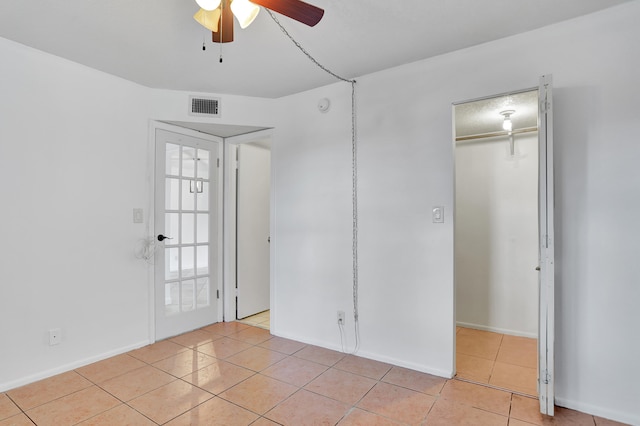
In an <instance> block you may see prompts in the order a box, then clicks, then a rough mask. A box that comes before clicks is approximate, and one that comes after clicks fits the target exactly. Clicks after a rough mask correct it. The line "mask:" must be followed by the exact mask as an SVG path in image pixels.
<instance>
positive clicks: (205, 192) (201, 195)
mask: <svg viewBox="0 0 640 426" xmlns="http://www.w3.org/2000/svg"><path fill="white" fill-rule="evenodd" d="M197 202H198V211H208V210H209V182H202V188H200V192H198V193H197Z"/></svg>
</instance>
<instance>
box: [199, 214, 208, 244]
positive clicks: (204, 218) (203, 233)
mask: <svg viewBox="0 0 640 426" xmlns="http://www.w3.org/2000/svg"><path fill="white" fill-rule="evenodd" d="M196 242H197V243H208V242H209V215H208V214H204V213H199V214H198V228H197V236H196Z"/></svg>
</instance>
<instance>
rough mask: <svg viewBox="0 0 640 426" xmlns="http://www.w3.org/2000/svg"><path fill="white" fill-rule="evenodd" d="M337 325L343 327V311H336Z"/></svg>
mask: <svg viewBox="0 0 640 426" xmlns="http://www.w3.org/2000/svg"><path fill="white" fill-rule="evenodd" d="M338 324H340V325H344V311H338Z"/></svg>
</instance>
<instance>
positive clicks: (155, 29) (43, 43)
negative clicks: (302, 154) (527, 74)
mask: <svg viewBox="0 0 640 426" xmlns="http://www.w3.org/2000/svg"><path fill="white" fill-rule="evenodd" d="M625 1H631V0H481V1H480V0H403V1H389V0H307V2H309V3H312V4H314V5H316V6H318V7H321V8H323V9H325V15H324V17H323V19H322V20H321V21H320V23H319V24H318V25H317V26H316V27H313V28H311V27H307V26H305V25H302V24H300V23H298V22H295V21H293V20H291V19H289V18H286V17H283V16H281V15H277V16H278V18H279V19H280V21H281V23H282V24H283V25H284V26H285V27H286V28H287V29H288V31H289V32H290V33H291V34H292V35H293V36H294V37H295V38H296V39H297V40H298V41H299V42H300V43H301V44H302V46H303V47H305V49H306V50H308V51H309V52H310V53H311V54H312V55H313V56H315V57H316V59H317V60H318V61H319V62H320V63H322V64H324V65H325V66H326V67H327V68H329V69H331V70H332V71H334V72H335V73H337V74H339V75H342V76H344V77H347V78H354V77H357V76H361V75H364V74H368V73H371V72H375V71H379V70H382V69H386V68H390V67H393V66H397V65H401V64H405V63H409V62H413V61H416V60H420V59H423V58H428V57H432V56H435V55H439V54H442V53H446V52H450V51H454V50H457V49H461V48H465V47H469V46H473V45H476V44H480V43H483V42H487V41H491V40H495V39H498V38H502V37H506V36H509V35H513V34H517V33H521V32H525V31H529V30H532V29H535V28H539V27H543V26H546V25H549V24H552V23H555V22H559V21H562V20H566V19H570V18H573V17H577V16H580V15H584V14H587V13H591V12H594V11H597V10H600V9H604V8H607V7H611V6H615V5H617V4H620V3H624V2H625ZM197 10H198V7H197V5H196V3H195V1H194V0H2V1H1V2H0V37H4V38H7V39H10V40H14V41H17V42H19V43H22V44H25V45H28V46H31V47H34V48H36V49H40V50H43V51H46V52H49V53H52V54H54V55H58V56H61V57H64V58H67V59H70V60H72V61H75V62H79V63H81V64H84V65H87V66H89V67H92V68H96V69H99V70H102V71H104V72H107V73H110V74H114V75H117V76H120V77H122V78H125V79H127V80H131V81H134V82H137V83H139V84H142V85H144V86H148V87H154V88H164V89H175V90H185V91H193V92H211V93H220V94H236V95H245V96H259V97H274V98H275V97H280V96H285V95H289V94H292V93H297V92H300V91H304V90H308V89H311V88H315V87H320V86H323V85H326V84H329V83H332V82H334V81H335V80H334V79H333V78H332V77H330V76H328V75H327V74H325V73H324V72H322V71H321V70H320V69H318V68H317V67H316V66H315V65H314V64H313V63H311V62H310V61H309V59H308V58H306V57H305V56H304V55H303V54H302V53H301V52H300V51H299V50H297V48H296V47H295V46H294V45H293V43H292V42H291V41H290V40H289V39H287V38H286V36H285V35H284V34H283V33H282V32H281V31H280V29H279V28H278V27H277V26H276V24H275V23H274V22H273V21H272V19H271V18H270V17H269V15H268V14H267V13H266V12H265V11H264V10H262V11H261V12H260V14H259V15H258V18H257V19H256V21H255V22H254V23H253V24H252V25H251V26H250V27H248V28H247V29H245V30H241V29H240V27H239V25H236V26H235V41H234V42H233V43H228V44H224V45H223V47H222V48H223V57H224V62H223V63H219V60H218V59H219V54H220V45H219V44H213V43H211V41H210V40H211V33H210V32H207V30H205V29H204V28H202V27H200V25H198V24H197V23H196V22H195V21H194V20H193V19H192V15H193V14H194V13H195V12H196V11H197ZM203 39H206V40H207V42H206V46H207V50H206V51H204V52H203V50H202V43H203Z"/></svg>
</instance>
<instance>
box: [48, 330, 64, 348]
mask: <svg viewBox="0 0 640 426" xmlns="http://www.w3.org/2000/svg"><path fill="white" fill-rule="evenodd" d="M61 341H62V331H61V330H60V329H59V328H52V329H51V330H49V346H53V345H59V344H60V342H61Z"/></svg>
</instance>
